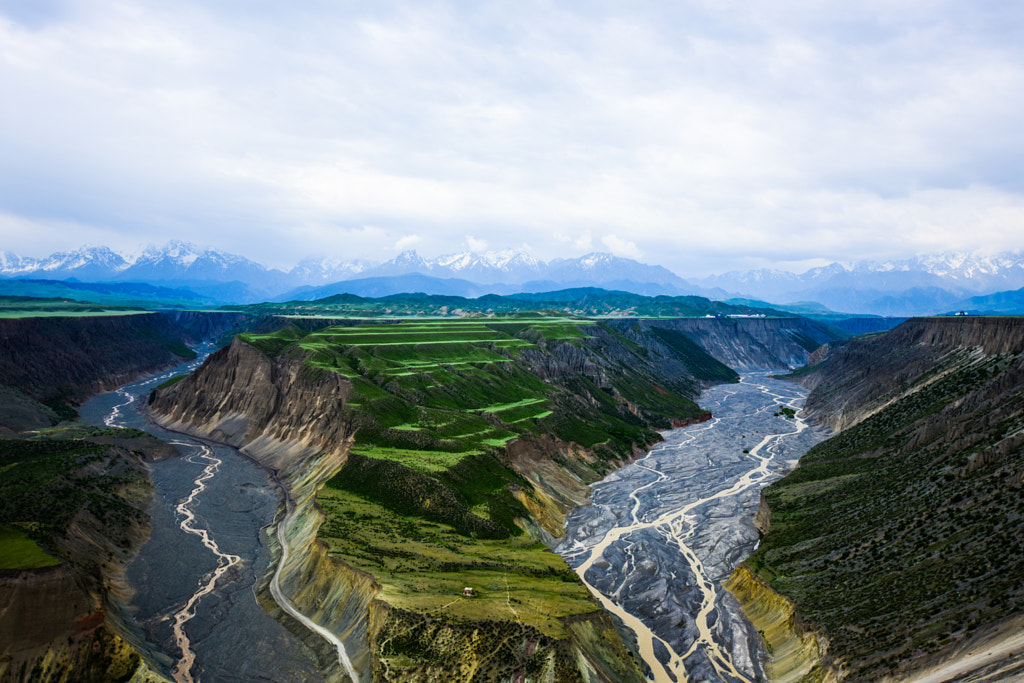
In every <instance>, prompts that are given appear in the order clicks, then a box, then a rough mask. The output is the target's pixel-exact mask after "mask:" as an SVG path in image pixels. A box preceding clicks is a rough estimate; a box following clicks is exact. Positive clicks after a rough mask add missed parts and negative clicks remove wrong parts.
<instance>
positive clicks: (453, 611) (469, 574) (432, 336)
mask: <svg viewBox="0 0 1024 683" xmlns="http://www.w3.org/2000/svg"><path fill="white" fill-rule="evenodd" d="M241 339H242V340H243V341H245V342H247V343H249V344H250V345H252V346H254V347H256V348H258V349H260V350H261V351H262V352H263V353H264V354H266V355H268V356H271V357H273V358H280V357H294V358H301V359H302V363H303V365H302V371H301V372H303V373H306V379H313V380H315V379H316V377H317V376H318V375H319V374H320V373H337V374H340V375H342V376H344V377H345V378H346V379H347V380H348V382H350V383H351V387H352V391H351V395H350V396H349V399H348V401H347V403H346V405H345V410H346V419H348V420H351V423H352V426H353V427H355V428H356V430H357V431H356V436H355V442H354V444H353V447H352V449H351V452H350V454H349V458H348V461H347V463H346V464H345V466H344V467H343V468H342V469H341V470H340V472H338V474H337V475H336V476H334V477H333V478H332V479H331V480H330V481H329V482H328V483H327V485H326V487H325V488H324V489H323V490H322V491H321V492H320V494H319V497H318V499H317V502H318V503H319V505H320V506H321V507H322V508H323V509H324V511H325V512H326V514H327V520H326V522H325V523H324V525H323V526H322V527H321V530H320V536H321V539H322V540H324V541H325V542H326V543H327V544H328V545H329V547H330V549H331V553H332V555H334V556H335V557H339V558H341V559H343V560H344V561H345V562H347V563H348V564H350V565H352V566H354V567H357V568H359V569H363V570H365V571H367V572H369V573H371V574H372V575H373V576H374V577H375V578H376V579H377V581H378V582H379V583H380V584H381V585H382V586H383V594H382V597H383V598H384V599H385V600H386V601H387V602H388V603H389V604H391V605H392V606H394V607H399V608H402V609H407V610H412V611H414V612H418V613H430V614H432V615H434V617H444V618H450V619H456V620H459V619H475V620H479V619H485V620H486V619H494V620H501V619H513V620H516V621H519V622H520V623H524V624H528V625H531V626H534V627H536V628H537V629H539V630H540V631H541V632H542V633H544V634H546V635H550V636H554V637H564V636H565V631H564V624H563V622H562V619H563V618H565V617H568V616H571V615H577V614H583V613H588V612H593V611H595V610H596V609H597V606H596V604H595V603H594V602H593V601H592V600H591V599H590V597H589V594H588V592H587V591H586V589H585V588H584V587H583V586H582V585H581V584H580V583H579V582H578V580H577V578H576V576H575V574H573V573H572V571H571V570H570V569H569V568H568V567H567V566H566V565H565V563H564V562H563V561H562V560H561V559H560V558H558V557H557V556H556V555H553V554H552V553H551V552H550V551H548V550H547V549H546V547H545V546H544V545H543V544H542V543H540V542H539V540H538V537H537V536H536V535H531V534H530V533H527V532H526V530H531V531H533V532H534V533H535V534H536V533H537V529H538V528H539V527H538V522H537V520H538V518H542V519H543V518H544V517H545V516H548V517H551V518H556V519H557V520H559V521H560V515H561V514H563V513H564V511H565V508H566V507H567V506H568V505H567V504H566V503H565V502H561V503H559V502H556V499H557V498H558V496H559V495H560V494H561V493H562V492H563V491H562V488H563V487H565V486H570V487H574V489H573V493H574V494H575V495H579V494H580V492H581V490H583V489H582V487H583V482H588V481H594V480H596V479H598V478H600V477H601V476H602V475H603V474H604V473H605V472H607V471H609V470H610V469H612V468H615V467H617V466H619V465H620V464H621V461H622V459H624V458H626V457H629V456H632V455H633V454H634V453H636V452H637V449H642V448H645V447H646V446H648V445H649V444H652V443H654V442H656V441H658V440H660V436H659V435H658V433H657V431H656V430H658V429H667V428H669V427H670V426H671V424H672V422H673V421H678V420H685V419H688V418H696V417H698V416H699V415H700V414H701V410H700V409H699V407H698V406H697V405H696V404H695V403H694V402H693V400H692V397H693V396H694V395H695V391H696V382H695V380H694V379H693V377H692V376H689V377H688V376H678V375H676V376H669V375H668V374H665V373H663V372H662V370H661V369H660V367H661V366H660V364H659V363H658V362H657V356H656V350H655V347H657V349H662V350H663V349H664V347H663V346H661V345H660V344H661V343H660V341H659V339H658V338H657V337H656V336H654V335H651V336H650V337H642V338H641V342H643V341H644V340H647V341H648V342H650V344H651V348H650V349H649V348H647V347H645V345H644V344H643V343H638V342H637V341H634V340H632V339H627V338H626V337H624V336H623V335H621V334H620V333H618V332H616V331H615V330H613V329H611V328H608V327H606V326H604V325H602V324H601V323H600V322H595V321H593V320H581V319H573V318H568V317H563V316H542V315H525V316H519V317H513V318H476V319H458V320H422V319H421V320H410V321H407V322H403V323H396V324H380V325H360V326H350V327H332V328H327V329H323V330H319V331H317V332H313V333H305V332H301V331H299V330H297V329H296V328H293V327H290V328H285V329H282V330H278V331H277V332H274V333H270V334H245V335H241ZM673 341H674V342H675V346H676V347H678V348H677V350H676V353H679V354H680V355H682V356H684V357H685V358H687V359H688V360H689V362H691V363H692V365H693V366H694V369H695V372H697V373H700V374H701V376H702V377H703V376H704V375H706V374H707V373H708V372H709V368H717V367H718V366H720V364H718V363H717V361H714V360H713V359H711V358H710V357H709V356H707V354H705V353H703V352H702V351H701V350H700V349H699V347H696V346H695V345H692V342H691V345H686V344H685V343H684V342H682V341H681V340H678V339H674V340H673ZM719 372H720V371H719ZM729 379H731V377H730V378H729ZM513 441H517V442H518V443H520V444H527V445H526V446H522V447H521V448H519V449H518V450H516V454H513V453H512V452H511V451H509V450H508V449H507V448H506V447H507V446H508V445H509V444H510V443H511V442H513ZM529 444H537V445H536V446H535V447H531V446H529ZM520 451H522V453H520ZM555 527H559V528H560V524H554V525H553V526H552V531H557V530H558V529H557V528H555ZM466 586H471V587H473V588H474V589H475V591H476V597H474V598H473V599H470V600H466V599H463V598H461V597H460V596H461V594H462V590H463V588H464V587H466Z"/></svg>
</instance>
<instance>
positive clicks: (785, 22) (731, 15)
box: [0, 0, 1024, 277]
mask: <svg viewBox="0 0 1024 683" xmlns="http://www.w3.org/2000/svg"><path fill="white" fill-rule="evenodd" d="M296 6H298V7H300V8H297V7H296ZM0 93H2V95H0V100H2V104H0V236H2V243H0V250H6V251H12V252H14V253H17V254H20V255H23V256H36V257H39V256H45V255H48V254H49V253H50V252H52V251H55V250H58V249H74V248H77V247H80V246H82V245H84V244H93V245H107V246H110V247H112V248H114V249H117V250H127V251H133V250H137V249H138V248H139V247H140V246H141V245H145V244H147V243H158V244H159V243H163V242H166V241H168V240H170V239H183V240H188V241H192V242H195V243H198V244H204V245H211V246H214V247H217V248H220V249H224V250H227V251H231V252H234V253H239V254H242V255H244V256H248V257H249V258H252V259H255V260H258V261H260V262H262V263H265V264H266V265H269V266H275V267H284V268H288V267H290V266H291V265H293V264H294V263H295V262H297V261H298V260H299V259H300V258H302V257H303V256H306V255H309V254H314V253H325V254H329V255H332V256H340V257H351V258H356V257H362V258H371V259H377V260H384V259H387V258H391V257H392V256H394V255H395V254H396V253H397V252H398V251H400V250H402V249H406V248H414V249H416V250H418V251H419V252H420V254H422V255H426V256H433V255H439V254H443V253H451V252H454V251H460V250H464V249H474V250H497V249H505V248H523V249H526V250H528V251H529V252H530V253H532V254H533V255H534V256H537V257H538V258H542V259H545V260H547V259H550V258H553V257H555V256H578V255H581V254H583V253H585V252H589V251H610V252H613V253H615V254H618V255H621V256H628V257H632V258H637V259H640V260H642V261H645V262H648V263H657V264H661V265H664V266H667V267H669V268H671V269H672V270H674V271H676V272H678V273H679V274H680V275H683V276H684V277H686V276H688V275H700V274H706V273H709V272H722V271H725V270H730V269H736V268H742V269H745V268H750V267H761V266H769V267H783V268H790V269H794V270H804V269H806V268H807V267H810V266H813V265H821V264H824V263H827V262H831V261H835V260H852V259H862V258H867V259H887V258H902V257H909V256H913V255H916V254H923V253H932V252H940V251H948V250H970V251H976V250H983V251H990V252H996V251H1003V250H1020V249H1024V161H1022V160H1024V124H1022V122H1024V3H1015V2H1005V0H998V1H987V0H964V1H963V2H952V1H949V2H947V1H943V0H927V1H922V2H914V1H905V0H858V2H842V1H839V0H837V1H835V2H813V1H811V0H803V1H802V0H773V2H770V3H761V2H749V1H748V2H742V3H740V2H731V1H730V0H680V1H678V2H665V1H664V0H658V1H652V2H646V1H644V0H630V1H629V2H625V1H621V0H616V1H609V2H601V1H600V0H597V1H591V2H539V1H534V0H516V1H515V2H513V1H511V0H509V1H506V2H486V1H482V2H469V1H465V2H411V3H395V2H390V1H387V0H375V1H374V2H345V1H333V0H322V1H320V0H314V1H308V2H298V3H284V2H280V0H273V1H269V0H267V1H264V0H244V1H243V0H221V1H217V0H204V1H202V2H198V1H194V0H174V1H173V2H170V1H167V2H164V1H162V0H153V1H139V0H32V1H31V2H25V1H24V0H0Z"/></svg>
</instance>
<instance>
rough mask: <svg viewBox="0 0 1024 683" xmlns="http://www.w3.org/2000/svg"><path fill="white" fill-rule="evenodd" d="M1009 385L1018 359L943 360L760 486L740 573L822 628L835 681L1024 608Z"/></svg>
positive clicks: (1022, 403) (866, 676) (1021, 505)
mask: <svg viewBox="0 0 1024 683" xmlns="http://www.w3.org/2000/svg"><path fill="white" fill-rule="evenodd" d="M872 362H877V359H874V360H873V361H872ZM851 372H856V371H855V370H851ZM858 377H860V376H859V375H858ZM1022 389H1024V356H1022V355H1020V354H1017V355H1002V356H989V357H977V356H976V355H974V354H970V353H960V354H948V355H947V356H945V357H944V358H943V360H942V362H941V363H940V364H938V365H937V366H935V367H933V368H931V369H930V370H929V371H927V372H925V373H924V374H922V375H921V376H919V377H917V378H915V379H912V380H910V381H908V382H907V383H905V384H903V385H901V386H900V388H899V390H898V393H895V392H894V395H893V396H891V397H889V400H890V402H889V403H888V405H887V406H886V407H885V408H884V409H882V410H880V411H878V412H876V413H874V414H872V415H871V416H870V417H867V418H866V419H864V420H863V421H861V422H859V423H858V424H856V425H855V426H853V427H850V428H849V429H846V430H845V431H843V432H841V433H840V434H838V435H836V436H834V437H833V438H831V439H828V440H827V441H824V442H822V443H820V444H818V445H817V446H815V447H814V448H812V449H811V450H810V451H809V452H808V453H807V454H806V455H805V456H804V457H803V459H802V460H801V466H800V467H799V468H798V469H797V470H795V471H794V472H793V473H791V474H790V475H789V476H787V477H786V478H784V479H782V480H781V481H779V482H776V483H775V484H773V485H772V486H770V487H769V488H767V489H766V490H765V500H766V501H767V503H768V505H769V507H770V509H771V530H770V532H769V533H768V534H767V535H766V536H765V538H764V539H763V541H762V543H761V545H760V547H759V549H758V551H757V553H756V554H755V555H754V556H753V557H752V558H751V559H750V560H749V561H748V564H749V565H750V567H751V568H752V569H754V570H755V571H756V572H757V573H758V574H759V575H760V576H761V578H763V579H765V580H767V581H769V582H770V584H771V585H772V587H773V588H775V589H776V590H777V591H778V592H780V593H782V594H783V595H785V596H787V597H788V598H790V599H791V600H792V601H793V602H794V603H795V605H796V607H797V611H798V612H799V613H800V615H801V617H802V618H803V619H804V621H805V622H807V623H808V624H810V625H812V626H813V627H815V628H819V629H822V630H823V631H824V632H825V634H826V635H827V636H828V638H829V640H830V643H831V644H830V656H834V657H838V658H842V659H844V660H846V662H847V666H848V668H849V678H847V679H845V680H850V681H868V680H881V679H882V678H885V677H886V676H887V675H891V674H892V673H893V672H894V671H895V670H896V669H897V667H902V666H907V665H908V663H910V662H914V661H915V660H918V658H922V657H925V656H928V655H930V654H933V653H935V652H937V651H939V650H943V649H944V648H945V649H948V648H950V647H952V646H953V644H954V643H956V642H962V641H963V640H964V639H965V638H967V637H968V636H970V635H973V634H975V633H977V632H978V630H979V629H980V628H981V627H982V626H984V625H987V624H991V623H994V622H997V621H999V620H1000V619H1003V618H1006V617H1008V616H1010V615H1013V614H1019V613H1020V610H1021V609H1022V607H1024V557H1022V555H1021V553H1020V548H1021V547H1024V496H1022V483H1024V482H1022V479H1021V475H1020V473H1021V472H1024V448H1022V445H1024V437H1022V429H1024V391H1022Z"/></svg>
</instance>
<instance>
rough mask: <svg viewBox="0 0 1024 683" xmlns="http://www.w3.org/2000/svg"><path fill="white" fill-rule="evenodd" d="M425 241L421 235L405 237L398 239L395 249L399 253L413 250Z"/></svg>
mask: <svg viewBox="0 0 1024 683" xmlns="http://www.w3.org/2000/svg"><path fill="white" fill-rule="evenodd" d="M422 241H423V238H422V237H420V236H419V235H403V236H402V237H400V238H398V240H397V241H396V242H395V249H397V250H399V251H405V250H406V249H412V248H413V247H415V246H416V245H417V244H419V243H420V242H422Z"/></svg>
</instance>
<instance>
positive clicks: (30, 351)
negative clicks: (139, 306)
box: [0, 313, 195, 401]
mask: <svg viewBox="0 0 1024 683" xmlns="http://www.w3.org/2000/svg"><path fill="white" fill-rule="evenodd" d="M194 355H195V354H193V353H192V352H191V351H189V350H188V348H187V347H186V346H185V344H184V336H183V335H182V333H181V330H180V329H179V328H178V327H177V326H175V325H174V323H172V322H171V321H170V320H169V319H168V318H167V317H165V316H164V315H162V314H159V313H148V314H139V315H124V316H111V317H83V318H15V319H4V320H0V377H3V382H4V384H6V385H8V386H14V387H17V388H19V389H21V390H22V391H24V392H25V393H27V394H28V395H29V396H32V397H33V398H36V399H38V400H42V401H47V400H49V399H52V398H54V397H65V396H66V397H68V398H69V399H71V400H75V401H78V400H81V399H83V398H84V397H86V396H89V395H91V394H95V393H98V392H100V391H106V390H108V389H112V388H114V387H116V386H119V385H121V384H123V383H125V382H127V381H129V380H131V379H133V378H134V377H136V376H137V375H139V374H141V373H143V372H147V371H152V370H156V369H159V368H161V367H166V366H168V365H171V364H174V363H180V362H181V360H182V357H183V356H186V357H193V356H194Z"/></svg>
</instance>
